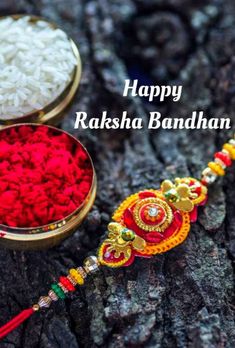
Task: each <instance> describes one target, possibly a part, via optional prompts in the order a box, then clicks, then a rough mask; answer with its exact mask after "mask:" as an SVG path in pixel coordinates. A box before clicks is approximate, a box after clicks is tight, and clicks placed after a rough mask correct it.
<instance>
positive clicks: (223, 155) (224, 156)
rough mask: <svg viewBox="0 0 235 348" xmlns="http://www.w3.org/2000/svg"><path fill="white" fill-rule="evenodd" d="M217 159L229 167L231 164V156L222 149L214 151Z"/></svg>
mask: <svg viewBox="0 0 235 348" xmlns="http://www.w3.org/2000/svg"><path fill="white" fill-rule="evenodd" d="M216 158H217V159H219V160H221V161H222V162H223V163H224V165H225V166H227V167H229V166H231V164H232V161H231V158H230V157H229V155H228V154H227V153H224V152H222V151H220V152H216V154H215V159H216Z"/></svg>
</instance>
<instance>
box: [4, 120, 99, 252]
mask: <svg viewBox="0 0 235 348" xmlns="http://www.w3.org/2000/svg"><path fill="white" fill-rule="evenodd" d="M25 125H28V126H31V127H32V128H35V129H36V127H40V126H41V125H38V124H28V123H27V124H17V125H11V126H7V127H4V129H2V130H0V134H1V132H4V131H6V130H7V129H10V128H17V127H21V126H25ZM43 127H48V128H50V129H52V130H53V132H56V133H58V134H63V133H64V134H66V135H67V136H68V137H69V138H70V139H71V141H72V142H73V144H74V146H79V147H81V148H82V149H83V151H84V152H85V153H86V155H87V158H88V160H89V162H90V165H91V168H92V181H91V186H90V189H89V192H88V193H87V195H86V197H85V199H84V200H83V202H82V204H81V205H80V206H78V207H77V208H76V210H74V211H73V212H72V213H71V214H70V215H68V216H65V217H64V218H63V219H62V220H59V221H52V222H50V223H49V224H48V225H44V226H36V227H27V226H26V227H23V228H22V227H20V228H18V227H10V226H6V225H2V224H1V225H0V245H1V246H4V247H7V248H10V249H18V250H30V249H45V248H50V247H53V246H55V245H57V244H59V243H60V242H61V241H62V240H63V239H65V238H66V237H68V236H69V235H71V234H72V233H73V232H74V231H75V230H76V228H77V227H78V226H79V225H80V224H81V222H82V221H83V220H84V218H85V217H86V215H87V214H88V212H89V211H90V209H91V207H92V206H93V203H94V200H95V196H96V189H97V180H96V174H95V169H94V166H93V162H92V159H91V157H90V155H89V153H88V151H87V150H86V148H85V147H84V146H83V145H82V144H81V142H80V141H79V140H78V139H76V138H75V137H73V136H72V135H70V134H69V133H67V132H65V131H63V130H60V129H58V128H55V127H53V126H48V125H44V126H43ZM61 165H63V164H61ZM12 209H14V206H13V207H12Z"/></svg>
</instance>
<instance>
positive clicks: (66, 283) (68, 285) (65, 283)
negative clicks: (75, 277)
mask: <svg viewBox="0 0 235 348" xmlns="http://www.w3.org/2000/svg"><path fill="white" fill-rule="evenodd" d="M60 283H61V284H62V285H63V286H64V287H65V288H66V289H67V290H68V291H75V287H74V286H73V284H72V283H71V282H70V281H69V279H68V278H67V277H60Z"/></svg>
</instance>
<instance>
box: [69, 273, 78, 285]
mask: <svg viewBox="0 0 235 348" xmlns="http://www.w3.org/2000/svg"><path fill="white" fill-rule="evenodd" d="M67 278H68V280H69V281H70V282H71V283H72V284H73V286H75V285H77V282H76V281H75V280H74V279H73V278H72V277H71V275H70V274H69V275H68V276H67Z"/></svg>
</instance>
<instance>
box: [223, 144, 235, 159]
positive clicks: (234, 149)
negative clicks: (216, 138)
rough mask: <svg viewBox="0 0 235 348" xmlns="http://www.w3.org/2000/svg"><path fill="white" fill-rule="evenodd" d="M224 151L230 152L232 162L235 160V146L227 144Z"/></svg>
mask: <svg viewBox="0 0 235 348" xmlns="http://www.w3.org/2000/svg"><path fill="white" fill-rule="evenodd" d="M223 149H224V150H226V151H228V153H229V156H230V158H231V159H232V160H235V146H234V145H233V144H229V143H226V144H224V146H223Z"/></svg>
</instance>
